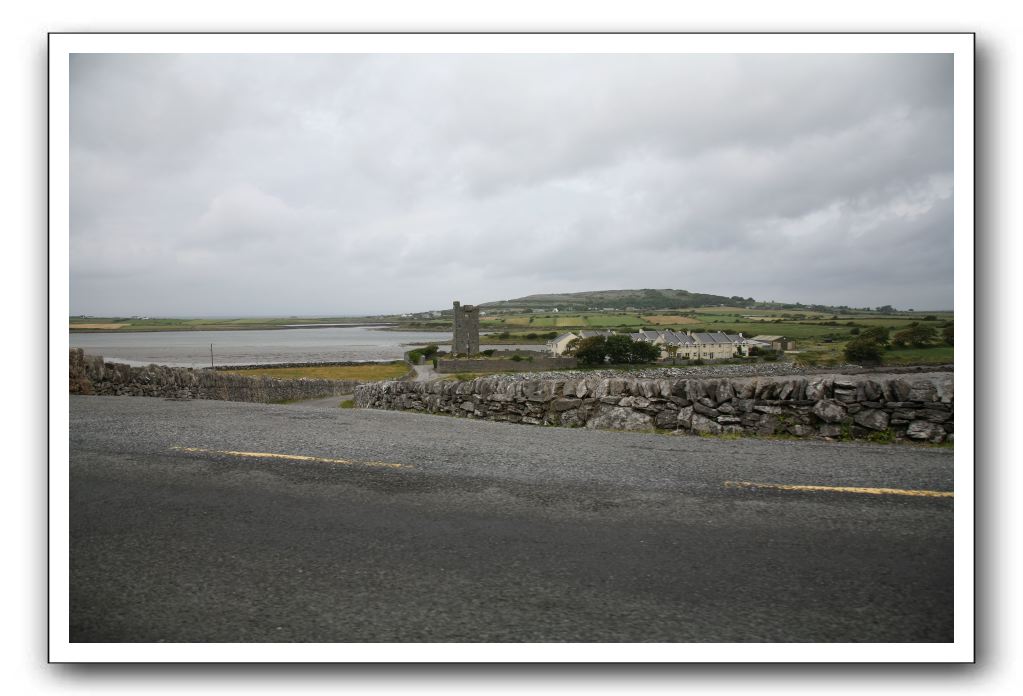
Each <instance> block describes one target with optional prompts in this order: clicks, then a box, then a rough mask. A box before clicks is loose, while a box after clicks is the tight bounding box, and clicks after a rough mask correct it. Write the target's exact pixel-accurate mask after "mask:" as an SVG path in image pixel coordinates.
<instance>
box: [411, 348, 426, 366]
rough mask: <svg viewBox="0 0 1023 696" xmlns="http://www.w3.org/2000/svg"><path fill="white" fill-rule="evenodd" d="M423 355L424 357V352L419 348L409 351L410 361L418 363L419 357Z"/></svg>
mask: <svg viewBox="0 0 1023 696" xmlns="http://www.w3.org/2000/svg"><path fill="white" fill-rule="evenodd" d="M421 357H423V354H422V353H420V352H419V351H418V350H410V351H409V352H408V359H409V362H410V363H413V364H418V363H419V358H421Z"/></svg>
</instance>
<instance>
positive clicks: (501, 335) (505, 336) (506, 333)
mask: <svg viewBox="0 0 1023 696" xmlns="http://www.w3.org/2000/svg"><path fill="white" fill-rule="evenodd" d="M497 337H498V338H511V333H510V332H508V331H502V332H501V333H499V334H497Z"/></svg>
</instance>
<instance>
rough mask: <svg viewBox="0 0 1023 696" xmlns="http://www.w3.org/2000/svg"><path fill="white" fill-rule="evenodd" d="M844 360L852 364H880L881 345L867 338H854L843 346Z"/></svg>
mask: <svg viewBox="0 0 1023 696" xmlns="http://www.w3.org/2000/svg"><path fill="white" fill-rule="evenodd" d="M845 359H846V360H848V361H849V362H853V363H861V364H863V363H866V364H877V363H879V362H881V345H880V344H879V343H878V342H877V341H875V340H873V339H871V338H870V337H868V336H860V337H859V338H854V339H853V340H851V341H849V342H848V343H847V344H846V345H845Z"/></svg>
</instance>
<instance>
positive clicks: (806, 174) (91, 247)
mask: <svg viewBox="0 0 1023 696" xmlns="http://www.w3.org/2000/svg"><path fill="white" fill-rule="evenodd" d="M70 157H71V160H70V164H71V230H70V251H71V270H70V273H71V275H70V281H71V312H72V314H92V315H131V314H142V315H154V316H182V315H190V316H197V315H225V314H229V315H344V314H363V313H382V312H395V311H397V312H406V311H421V310H426V309H435V308H441V307H448V306H450V303H451V300H452V299H460V300H461V301H462V302H463V303H478V302H486V301H490V300H500V299H509V298H512V297H520V296H523V295H528V294H533V293H539V292H575V291H582V290H603V289H618V288H680V289H686V290H691V291H695V292H708V293H716V294H723V295H742V296H752V297H755V298H757V299H759V300H777V301H788V302H804V303H828V304H843V305H850V306H857V307H858V306H876V305H881V304H893V305H895V306H897V307H902V308H910V307H913V308H917V309H940V308H951V306H952V299H953V297H952V268H953V224H952V171H953V158H952V58H951V56H944V55H827V56H822V55H293V56H292V55H152V56H146V55H84V54H83V55H75V56H73V57H72V60H71V152H70Z"/></svg>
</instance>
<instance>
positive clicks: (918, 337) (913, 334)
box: [892, 324, 938, 348]
mask: <svg viewBox="0 0 1023 696" xmlns="http://www.w3.org/2000/svg"><path fill="white" fill-rule="evenodd" d="M937 335H938V332H937V330H936V329H935V328H934V327H933V326H921V325H919V324H917V325H916V326H912V325H911V326H910V327H909V328H908V329H905V330H903V331H900V332H898V333H897V334H895V335H894V336H892V343H894V344H895V345H897V346H906V345H910V346H913V347H914V348H923V347H924V346H925V345H927V344H928V343H930V342H931V341H933V340H934V339H935V338H936V337H937Z"/></svg>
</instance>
